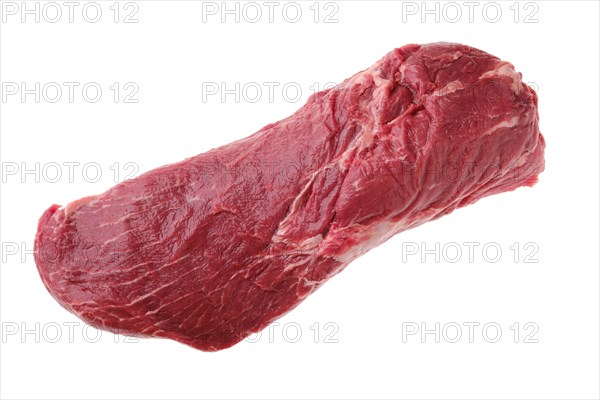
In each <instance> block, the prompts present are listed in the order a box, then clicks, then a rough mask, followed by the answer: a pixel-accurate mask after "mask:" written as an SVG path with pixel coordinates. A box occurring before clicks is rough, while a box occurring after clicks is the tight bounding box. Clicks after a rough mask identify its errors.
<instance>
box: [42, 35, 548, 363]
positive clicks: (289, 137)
mask: <svg viewBox="0 0 600 400" xmlns="http://www.w3.org/2000/svg"><path fill="white" fill-rule="evenodd" d="M543 155H544V139H543V137H542V135H541V134H540V132H539V130H538V115H537V97H536V94H535V92H534V91H533V90H531V89H530V88H529V87H528V86H527V85H525V84H524V83H523V82H522V81H521V75H520V74H519V73H517V72H515V70H514V69H513V66H512V65H511V64H510V63H508V62H505V61H501V60H499V59H498V58H496V57H494V56H491V55H489V54H487V53H485V52H483V51H480V50H477V49H474V48H471V47H468V46H464V45H459V44H450V43H433V44H428V45H422V46H420V45H407V46H404V47H401V48H398V49H395V50H393V51H392V52H390V53H389V54H387V55H386V56H385V57H383V58H382V59H381V60H380V61H378V62H377V63H375V64H374V65H373V66H372V67H370V68H369V69H367V70H365V71H362V72H359V73H358V74H356V75H354V76H352V77H351V78H349V79H347V80H345V81H344V82H343V83H341V84H340V85H339V86H337V87H335V88H332V89H329V90H325V91H323V92H320V93H317V94H315V95H313V96H312V97H311V98H310V99H309V100H308V102H307V104H306V105H305V106H303V107H302V108H301V109H299V110H298V111H297V112H296V113H294V114H293V115H291V116H290V117H288V118H286V119H283V120H281V121H279V122H276V123H274V124H270V125H267V126H265V127H264V128H262V129H261V130H260V131H258V132H256V133H255V134H253V135H251V136H249V137H248V138H246V139H242V140H239V141H237V142H234V143H231V144H228V145H225V146H223V147H220V148H217V149H213V150H210V151H209V152H207V153H204V154H200V155H198V156H195V157H192V158H189V159H187V160H184V161H181V162H179V163H176V164H172V165H167V166H164V167H161V168H158V169H155V170H153V171H150V172H148V173H145V174H144V175H141V176H140V177H138V178H136V179H132V180H128V181H125V182H123V183H121V184H118V185H117V186H115V187H113V188H112V189H110V190H108V191H107V192H106V193H103V194H100V195H97V196H90V197H85V198H83V199H80V200H77V201H74V202H72V203H70V204H68V205H66V206H63V207H61V206H58V205H53V206H52V207H50V208H49V209H48V210H47V211H46V212H45V213H44V214H43V215H42V217H41V219H40V222H39V226H38V232H37V236H36V240H35V260H36V263H37V267H38V269H39V273H40V275H41V277H42V280H43V282H44V284H45V285H46V287H47V288H48V290H49V291H50V293H51V294H52V296H54V298H55V299H56V300H57V301H58V302H59V303H60V304H62V305H63V306H64V307H66V308H67V309H68V310H70V311H71V312H73V313H75V314H76V315H77V316H79V317H80V318H81V319H83V320H84V321H85V322H87V323H89V324H91V325H93V326H95V327H98V328H102V329H107V330H110V331H113V332H121V333H126V334H133V335H136V336H153V337H164V338H170V339H174V340H177V341H179V342H182V343H185V344H188V345H190V346H192V347H195V348H197V349H201V350H208V351H214V350H220V349H224V348H227V347H229V346H232V345H234V344H235V343H237V342H239V341H240V340H242V339H244V338H245V337H247V336H248V335H250V334H252V333H253V332H257V331H260V330H261V329H263V328H265V327H266V326H267V325H268V324H269V323H271V322H272V321H273V320H275V319H277V318H279V317H281V316H282V315H284V314H285V313H287V312H289V311H290V310H292V309H293V308H294V307H296V306H297V305H298V304H299V303H300V302H301V301H302V300H304V299H305V298H306V297H307V296H308V295H310V294H311V293H312V292H314V291H315V290H316V289H317V288H319V287H320V286H321V285H322V284H323V283H325V282H326V281H327V280H328V279H329V278H331V277H332V276H334V275H335V274H337V273H339V272H340V271H342V270H343V269H344V268H345V267H346V266H347V265H348V263H350V262H351V261H352V260H354V259H355V258H357V257H359V256H360V255H361V254H363V253H365V252H367V251H369V250H370V249H372V248H374V247H375V246H378V245H379V244H381V243H383V242H384V241H386V240H387V239H389V238H390V237H392V236H393V235H395V234H396V233H398V232H401V231H404V230H406V229H410V228H414V227H415V226H418V225H421V224H423V223H425V222H427V221H431V220H433V219H436V218H439V217H441V216H443V215H445V214H448V213H450V212H452V211H453V210H454V209H456V208H458V207H462V206H465V205H467V204H471V203H473V202H475V201H477V200H478V199H480V198H482V197H484V196H488V195H491V194H494V193H500V192H505V191H509V190H513V189H515V188H517V187H519V186H531V185H533V184H534V183H535V182H536V181H537V176H538V174H539V173H540V172H541V171H542V170H543V168H544V159H543Z"/></svg>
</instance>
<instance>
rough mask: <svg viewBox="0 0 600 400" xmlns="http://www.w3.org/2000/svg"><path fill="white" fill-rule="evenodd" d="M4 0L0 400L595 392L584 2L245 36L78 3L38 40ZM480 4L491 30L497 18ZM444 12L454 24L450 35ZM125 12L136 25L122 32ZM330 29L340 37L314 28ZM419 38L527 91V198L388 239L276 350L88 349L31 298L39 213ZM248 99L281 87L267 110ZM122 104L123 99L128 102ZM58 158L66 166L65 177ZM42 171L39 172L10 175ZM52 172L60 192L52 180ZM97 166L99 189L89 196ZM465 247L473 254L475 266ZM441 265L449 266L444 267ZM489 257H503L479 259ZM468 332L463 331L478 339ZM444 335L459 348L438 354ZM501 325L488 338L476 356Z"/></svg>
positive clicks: (594, 152) (384, 6)
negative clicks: (207, 92)
mask: <svg viewBox="0 0 600 400" xmlns="http://www.w3.org/2000/svg"><path fill="white" fill-rule="evenodd" d="M7 3H9V2H2V10H3V15H2V18H3V22H2V25H1V28H0V30H1V32H0V35H1V40H0V49H1V65H0V75H1V76H0V80H1V81H2V84H3V92H2V94H3V95H4V96H5V97H3V99H2V103H1V105H0V106H1V116H0V119H1V126H0V128H1V138H2V139H1V158H2V172H3V176H2V192H1V207H2V213H1V221H2V230H1V234H2V237H1V241H2V268H1V319H2V341H1V380H0V386H1V392H0V394H1V396H2V397H3V398H65V399H67V398H78V399H83V398H157V399H159V398H160V399H162V398H207V397H210V398H223V397H225V398H237V397H244V398H246V397H249V398H289V397H294V398H300V397H321V398H324V397H337V398H340V397H351V398H362V397H370V398H376V397H380V398H391V397H395V398H521V399H523V398H561V399H562V398H598V397H599V396H600V393H599V382H598V376H599V375H600V372H599V364H598V362H599V347H598V343H599V342H598V340H599V330H598V318H599V317H598V316H599V295H598V293H599V273H598V270H599V268H598V267H599V260H598V242H599V237H598V218H599V216H598V204H599V199H598V185H599V184H598V182H599V176H598V170H599V168H598V159H599V157H598V156H599V154H598V148H599V143H598V133H599V126H598V110H599V102H598V88H599V82H598V71H599V64H598V48H599V43H598V38H599V31H598V22H599V21H598V19H599V7H598V3H597V2H595V1H590V2H568V3H567V2H544V1H536V2H530V3H528V4H526V3H524V2H522V3H518V4H516V5H514V2H512V1H511V2H498V3H495V4H493V5H491V6H486V4H488V3H487V2H480V3H479V5H478V6H476V8H475V9H474V13H473V15H472V19H473V21H472V22H471V21H469V8H468V6H466V5H465V4H464V3H462V2H457V3H453V4H452V5H451V6H447V5H446V3H439V4H438V5H437V7H438V10H439V13H438V14H439V21H437V22H436V20H435V18H436V15H435V14H423V5H422V4H421V2H416V3H410V4H408V3H407V2H404V3H402V2H393V1H387V2H368V4H367V2H360V1H336V2H334V3H333V6H332V5H328V6H327V8H325V7H326V6H325V3H324V2H322V3H321V4H319V5H318V8H319V10H320V13H319V15H318V18H317V19H318V22H317V23H315V22H314V18H315V14H314V9H315V8H314V6H313V9H310V8H309V7H311V5H312V4H313V3H314V2H312V1H310V2H301V3H299V4H300V7H301V9H302V17H301V18H300V21H299V22H297V23H291V22H288V21H286V20H285V19H284V18H283V16H282V8H283V5H284V4H285V3H284V2H281V3H280V5H279V6H278V8H275V13H274V22H273V23H270V22H269V21H268V15H267V13H268V8H267V6H265V5H264V4H263V3H262V2H259V3H258V4H259V6H260V8H261V10H262V12H263V16H262V19H261V20H260V21H259V22H256V23H251V22H249V21H248V19H249V18H253V17H254V10H251V9H249V8H246V11H247V14H246V15H243V14H242V15H240V22H239V23H236V22H235V21H234V17H235V16H234V15H229V16H227V20H226V22H225V23H222V22H221V20H220V16H221V14H220V13H217V14H216V15H208V14H207V13H204V14H203V7H204V9H205V10H209V9H210V5H207V4H206V3H204V5H203V3H202V2H199V1H198V2H195V1H179V2H172V1H171V2H161V1H137V2H134V3H133V5H125V3H124V2H122V3H120V4H118V5H117V7H114V6H113V3H114V2H113V1H108V2H99V3H98V4H99V5H100V8H101V9H102V16H101V18H100V20H99V21H98V22H97V23H91V22H87V21H86V20H85V19H84V18H83V16H82V9H83V6H84V5H85V4H86V3H85V2H81V3H80V4H79V6H78V7H77V8H75V12H74V15H73V18H74V21H73V22H72V23H70V22H69V16H68V8H67V7H66V6H64V5H63V4H62V2H59V3H58V4H59V7H60V9H61V11H62V13H63V15H62V19H61V20H60V21H58V22H56V23H51V22H48V21H47V19H53V18H54V16H55V12H56V10H55V9H52V8H51V7H50V6H48V7H46V8H45V11H46V14H42V15H40V22H39V23H37V22H35V15H33V14H32V15H25V18H26V21H25V22H24V23H23V22H22V21H21V17H22V15H21V12H22V9H21V8H22V5H21V3H20V2H18V3H12V4H13V5H16V6H17V7H18V8H19V9H18V10H17V13H16V14H15V15H12V11H13V10H14V9H13V8H11V6H10V5H8V6H7ZM45 4H46V3H44V2H41V3H39V7H40V13H42V12H43V10H44V8H43V7H44V5H45ZM214 4H216V6H217V7H219V8H220V10H221V9H222V5H221V2H217V3H214ZM228 4H229V7H230V8H233V7H234V4H233V3H231V2H230V3H228ZM27 5H28V7H30V8H33V7H35V3H34V2H28V3H27ZM243 5H244V3H240V5H239V7H240V12H242V6H243ZM426 6H427V7H428V8H429V9H433V10H435V7H436V5H435V3H433V2H430V3H427V5H426ZM6 7H8V8H6ZM110 7H113V8H112V9H111V8H110ZM207 7H208V8H207ZM484 7H487V8H485V9H486V10H487V14H484V13H483V9H484ZM511 7H512V8H511ZM116 8H118V9H119V10H120V13H119V15H118V17H117V20H118V22H117V23H115V22H114V20H113V19H114V18H115V13H114V10H115V9H116ZM496 8H500V10H501V12H502V14H501V15H500V16H499V20H498V21H497V22H492V20H494V19H495V18H496V14H495V11H496ZM457 9H458V10H460V12H461V18H460V20H459V21H458V22H452V21H451V20H453V19H456V16H457V14H456V10H457ZM220 10H219V11H220ZM516 10H518V11H519V14H518V15H516V14H515V12H516ZM87 11H88V13H89V14H88V15H87V18H88V19H90V18H94V9H93V8H89V7H88V8H87ZM134 11H135V15H133V16H132V17H131V18H134V19H137V20H138V22H137V23H124V21H123V19H124V18H125V16H126V15H129V14H130V13H132V12H134ZM288 11H289V13H290V14H289V15H287V17H288V19H289V18H293V17H294V13H293V10H291V9H289V8H288ZM334 11H335V15H333V16H332V17H331V18H332V19H337V21H338V22H337V23H325V22H324V21H323V20H324V18H325V16H326V15H328V14H330V13H331V12H334ZM403 11H404V12H403ZM531 13H534V15H530V14H531ZM527 16H529V17H528V18H527ZM203 18H204V21H203ZM421 18H425V22H422V21H421ZM486 19H487V20H486ZM515 19H516V22H515ZM525 20H527V21H529V22H525ZM536 21H537V22H536ZM434 41H454V42H461V43H465V44H469V45H471V46H474V47H477V48H480V49H482V50H485V51H487V52H489V53H491V54H494V55H496V56H498V57H500V58H502V59H505V60H508V61H510V62H512V63H513V64H514V65H515V66H516V68H517V70H518V71H520V72H522V73H523V79H524V81H525V82H529V83H530V84H531V85H532V86H533V87H535V88H536V89H537V91H538V95H539V113H540V126H541V130H542V132H543V134H544V136H545V138H546V141H547V151H546V163H547V165H546V171H545V172H544V173H543V174H542V175H541V176H540V182H539V184H538V185H536V186H535V187H534V188H531V189H530V188H522V189H519V190H517V191H515V192H512V193H505V194H502V195H498V196H494V197H491V198H486V199H483V200H481V201H479V202H478V203H477V204H475V205H472V206H469V207H467V208H464V209H461V210H458V211H456V212H454V213H453V214H452V215H450V216H447V217H444V218H443V219H441V220H438V221H435V222H431V223H429V224H426V225H424V226H422V227H419V228H417V229H415V230H413V231H409V232H405V233H403V234H401V235H399V236H398V237H395V238H393V239H392V240H390V241H389V242H387V243H386V244H385V245H383V246H381V247H379V248H377V249H375V250H373V251H371V252H370V253H369V254H367V255H365V256H364V257H362V258H361V259H359V260H357V261H355V262H354V263H353V264H352V265H351V266H350V267H348V269H347V270H346V271H344V272H343V273H342V274H340V275H338V276H337V277H335V278H334V279H332V280H331V281H330V282H329V283H327V284H326V285H325V286H324V287H323V288H322V289H320V290H319V291H318V292H317V293H315V294H314V295H312V296H311V297H310V298H309V299H307V300H306V301H305V302H304V303H303V304H302V305H300V306H299V307H298V308H297V309H296V310H294V311H293V312H291V313H289V314H288V315H287V316H285V317H284V318H282V319H281V320H280V321H279V323H280V325H279V326H276V327H273V330H272V332H271V333H272V334H271V335H269V332H268V331H263V332H262V334H261V336H260V337H254V341H255V342H256V343H250V342H249V341H244V342H241V343H240V344H238V345H236V346H234V347H233V348H231V349H228V350H225V351H221V352H218V353H203V352H200V351H197V350H194V349H192V348H189V347H186V346H184V345H181V344H179V343H176V342H172V341H167V340H158V339H144V340H134V342H133V343H129V340H128V339H126V338H123V337H116V336H114V335H112V334H109V333H107V332H102V333H101V334H100V335H101V336H100V337H99V338H98V340H97V341H96V339H95V337H96V335H98V332H97V331H95V330H93V329H89V330H86V329H85V326H84V325H83V324H82V323H80V322H79V321H78V319H77V318H76V317H75V316H73V315H71V314H69V313H68V312H67V311H65V310H64V309H62V308H61V307H60V306H59V305H58V304H57V303H56V302H55V301H54V300H53V299H52V298H51V296H50V295H49V294H48V293H47V291H46V289H45V288H44V286H43V285H42V282H41V280H40V279H39V276H38V274H37V271H36V268H35V264H34V262H33V257H32V256H31V254H30V250H31V248H32V242H33V237H34V234H35V230H36V224H37V219H38V218H39V217H40V215H41V214H42V212H43V211H44V210H45V209H46V208H47V207H48V206H50V205H51V204H52V203H57V204H66V203H68V202H70V201H72V200H75V199H77V198H80V197H83V196H86V195H91V194H97V193H101V192H103V191H105V190H107V189H108V188H109V187H111V186H112V185H114V184H115V181H119V180H122V179H123V177H124V175H126V174H127V173H128V172H136V174H137V175H139V174H140V173H142V172H145V171H147V170H150V169H152V168H155V167H158V166H160V165H163V164H166V163H171V162H176V161H179V160H181V159H183V158H185V157H188V156H192V155H195V154H198V153H201V152H204V151H206V150H208V149H210V148H212V147H216V146H219V145H222V144H225V143H228V142H230V141H232V140H235V139H238V138H242V137H244V136H247V135H249V134H251V133H253V132H255V131H256V130H258V129H259V128H261V127H262V126H264V125H266V124H267V123H270V122H274V121H276V120H278V119H281V118H283V117H285V116H287V115H289V114H290V113H292V112H293V111H295V110H296V109H298V108H299V107H300V106H301V105H302V104H303V103H304V101H305V100H306V98H307V97H308V95H309V94H310V93H311V92H312V91H311V90H312V89H311V87H312V88H313V89H314V88H315V87H317V86H315V85H318V87H322V86H323V85H325V84H326V83H328V82H341V81H342V80H343V79H345V78H347V77H349V76H351V75H352V74H354V73H356V72H358V71H360V70H362V69H364V68H366V67H368V66H370V65H371V64H372V63H374V62H375V61H377V60H378V59H379V58H381V57H382V56H383V55H385V54H386V53H387V52H388V51H390V50H392V49H393V48H395V47H400V46H402V45H404V44H408V43H427V42H434ZM22 82H23V83H25V84H26V85H27V86H26V87H27V88H29V89H32V88H34V87H35V83H36V82H39V83H40V88H43V87H44V85H47V84H48V83H50V86H48V85H47V90H48V92H47V93H40V101H39V103H36V101H35V98H34V97H35V96H34V95H33V94H30V95H26V96H25V98H24V99H22V98H21V96H20V95H21V93H20V92H19V93H17V94H15V95H9V94H8V92H10V91H12V89H14V84H16V85H17V87H19V85H20V84H21V83H22ZM52 82H56V83H57V84H58V85H63V83H64V82H75V83H78V84H79V86H78V87H77V88H75V91H74V99H73V102H72V103H71V102H70V101H69V99H68V90H67V87H66V86H64V85H63V96H62V98H61V99H60V100H58V101H57V102H56V103H51V102H50V100H52V98H54V97H55V92H52V91H51V89H52V85H53V84H52ZM90 82H93V83H96V84H97V85H99V86H100V87H101V88H102V96H101V98H100V99H99V101H97V102H95V103H92V102H90V101H88V100H86V99H84V98H83V97H82V94H81V88H82V86H83V85H85V84H86V83H90ZM115 82H118V85H119V87H120V93H119V96H118V97H117V102H116V103H115V101H114V95H115V92H114V90H111V89H110V87H111V86H112V85H113V84H114V83H115ZM211 82H214V83H216V84H217V85H218V84H220V83H221V82H225V83H226V85H228V87H229V88H234V87H235V83H236V82H239V84H240V87H241V88H242V87H243V86H244V85H246V84H248V83H252V82H255V83H256V84H257V85H259V86H261V85H262V86H263V89H264V91H263V93H262V96H261V97H260V98H259V99H258V101H256V102H251V101H249V100H252V98H254V97H256V96H255V95H256V93H255V92H247V93H246V96H244V93H241V94H242V96H241V98H240V99H239V102H236V99H235V98H234V95H228V96H226V97H225V99H224V101H222V99H221V98H220V96H219V95H213V96H207V97H206V98H205V99H203V89H206V86H207V83H208V84H209V85H210V83H211ZM264 82H276V83H278V84H279V86H278V88H275V91H274V98H273V99H269V98H268V97H269V96H268V91H267V88H266V86H264V85H263V84H264ZM127 83H131V85H130V86H128V87H127V88H126V87H125V84H127ZM286 83H292V84H293V85H297V86H299V87H300V88H301V89H302V96H301V99H300V100H299V101H295V102H294V101H292V100H293V98H291V97H294V96H295V94H294V93H293V91H290V92H288V98H287V99H286V98H285V97H284V95H283V93H282V90H281V88H282V86H283V85H285V84H286ZM136 87H137V88H139V91H137V93H136V94H135V95H134V96H133V98H132V99H137V100H138V102H137V103H127V102H125V101H124V100H125V98H124V97H125V95H126V94H127V93H131V92H132V90H133V89H132V88H136ZM113 88H114V86H113ZM19 90H21V88H20V87H19ZM40 90H41V89H40ZM90 93H91V94H90V96H93V92H90ZM250 97H252V98H250ZM130 100H131V99H130ZM271 100H272V101H271ZM69 162H72V163H79V164H77V165H74V167H73V168H74V170H73V171H74V175H73V177H72V179H69V176H68V175H69V174H68V172H69V170H68V168H67V166H66V165H64V163H69ZM36 163H39V164H37V165H38V168H39V174H38V175H39V176H36V173H35V172H34V173H30V174H24V173H23V170H24V169H27V168H28V169H33V170H34V171H35V168H36ZM55 163H56V164H55ZM93 163H96V164H93ZM115 163H118V165H116V164H115ZM126 163H132V164H127V169H126V168H125V166H126ZM86 164H90V165H91V167H88V169H86V173H85V174H84V173H83V166H84V165H86ZM56 165H60V166H61V169H60V172H61V174H62V175H61V178H60V179H58V181H57V182H55V183H52V182H50V181H52V180H57V179H56V172H57V170H56ZM92 167H94V168H92ZM136 167H137V168H139V170H137V171H136V170H135V168H136ZM15 168H17V169H16V170H15ZM90 168H91V169H90ZM97 168H99V170H100V172H101V174H102V175H101V179H99V181H98V182H90V181H92V180H94V175H95V171H96V169H97ZM116 171H118V172H119V175H118V176H115V172H116ZM70 180H72V181H73V182H70ZM36 181H37V182H36ZM465 242H477V243H479V245H478V247H476V248H475V252H474V255H473V259H469V254H468V247H466V245H464V243H465ZM515 243H517V245H516V247H515V245H514V244H515ZM486 244H487V245H488V246H487V247H486V248H487V250H488V251H489V253H486V252H483V251H482V249H483V247H484V246H485V245H486ZM436 246H439V251H437V252H436V251H435V249H436ZM511 246H512V247H511ZM526 246H527V247H526ZM456 247H458V248H460V249H461V251H462V253H463V254H462V257H460V259H458V261H456V262H451V261H453V258H455V255H456V253H455V252H454V251H455V250H456ZM425 248H427V249H434V253H436V254H437V255H438V256H439V258H440V259H439V260H436V259H435V258H436V254H428V253H426V252H424V251H423V250H424V249H425ZM497 248H500V249H501V251H502V254H501V256H500V257H499V260H498V261H497V262H492V261H494V259H495V258H496V256H495V253H494V251H493V250H495V249H497ZM516 248H519V249H520V251H519V253H518V254H517V253H516ZM444 249H446V252H444V251H443V250H444ZM534 252H535V254H532V253H534ZM412 253H416V254H412ZM527 256H529V257H527ZM423 258H424V259H423ZM526 261H537V262H526ZM470 322H473V323H478V324H479V325H478V326H475V329H474V336H473V338H472V343H471V341H470V340H469V330H468V327H467V326H466V325H465V323H470ZM327 323H329V324H328V325H326V324H327ZM436 323H439V324H440V325H439V326H440V339H439V343H436V338H435V335H434V334H428V335H426V336H425V337H424V339H423V338H422V337H421V335H420V332H419V333H417V334H415V335H406V333H407V329H410V328H411V327H413V328H414V327H418V328H419V329H422V328H423V327H425V328H427V329H433V330H435V326H436V325H435V324H436ZM515 323H518V328H517V325H515ZM527 323H529V324H528V325H526V324H527ZM36 324H38V325H36ZM65 324H67V325H65ZM68 324H72V325H70V326H71V327H72V328H71V329H72V331H71V332H70V331H69V325H68ZM285 324H287V325H285ZM315 324H318V325H315ZM421 324H425V325H421ZM456 324H458V326H460V327H462V328H461V329H462V337H461V338H460V339H459V340H458V342H457V343H452V339H454V337H455V334H456V330H455V327H456ZM485 324H490V325H488V327H491V328H490V329H489V330H487V335H485V334H484V333H483V331H482V328H483V326H484V325H485ZM496 324H497V325H496ZM284 325H285V326H287V328H288V330H287V331H286V332H285V333H286V334H287V335H286V334H284V332H283V331H282V327H283V326H284ZM497 326H498V327H500V328H501V330H502V331H501V333H502V336H501V337H500V338H499V339H498V340H497V341H496V342H495V343H491V342H493V341H494V340H493V339H494V338H495V336H496V333H495V331H494V327H497ZM311 327H312V329H311ZM444 327H446V329H443V328H444ZM511 327H512V328H511ZM298 328H299V329H300V330H301V334H302V335H301V337H300V338H299V339H298V340H297V342H295V343H294V340H292V339H294V338H295V336H296V332H295V330H297V329H298ZM516 331H518V332H519V336H518V337H515V332H516ZM315 332H318V333H319V335H318V337H316V336H315ZM403 333H404V338H403ZM327 335H329V336H327ZM269 336H270V337H269ZM403 339H404V340H403ZM515 341H516V343H515ZM53 342H55V343H53Z"/></svg>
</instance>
